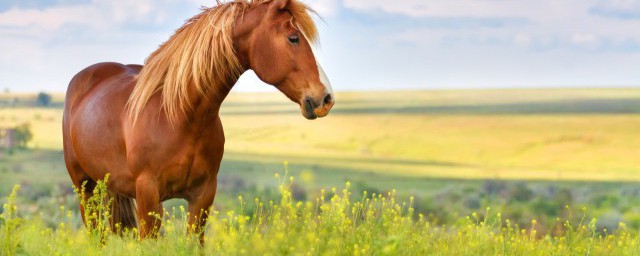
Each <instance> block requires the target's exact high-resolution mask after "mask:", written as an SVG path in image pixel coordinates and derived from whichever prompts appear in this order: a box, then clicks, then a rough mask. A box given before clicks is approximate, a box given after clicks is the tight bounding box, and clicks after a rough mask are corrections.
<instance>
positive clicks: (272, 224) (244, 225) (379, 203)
mask: <svg viewBox="0 0 640 256" xmlns="http://www.w3.org/2000/svg"><path fill="white" fill-rule="evenodd" d="M276 177H277V178H278V179H279V184H280V185H279V192H280V198H279V200H275V201H262V200H260V199H257V198H256V199H246V198H244V197H242V196H239V197H238V199H237V200H238V203H237V207H236V209H234V210H230V211H225V212H220V211H217V210H215V209H213V212H212V214H211V216H210V218H209V225H208V227H207V229H206V232H207V233H206V236H205V245H204V246H200V245H199V239H198V237H197V236H195V235H187V234H186V225H185V223H186V219H187V218H188V217H187V213H186V212H185V209H184V208H182V207H178V208H172V209H168V210H165V213H164V214H163V217H161V218H163V227H162V229H161V235H160V236H159V238H156V239H146V240H142V241H141V240H140V239H139V237H138V236H137V234H136V230H130V231H126V232H124V233H123V234H121V235H115V234H114V233H113V232H112V231H111V230H110V229H109V226H108V225H107V223H106V218H105V217H108V214H109V213H108V209H109V207H108V203H109V201H107V200H104V199H105V196H106V185H105V183H104V182H100V184H99V185H98V186H97V187H96V191H95V192H96V193H94V194H95V196H94V197H93V198H91V199H89V200H87V201H86V202H83V204H84V206H85V208H90V209H92V210H93V211H91V212H92V213H87V214H89V215H85V218H89V217H91V214H95V215H94V216H93V217H91V218H94V219H93V220H94V221H95V222H96V225H92V226H91V227H90V228H89V229H85V228H74V227H73V220H72V219H73V218H72V212H71V211H68V210H67V209H65V208H64V207H61V208H60V211H61V212H62V213H63V214H61V216H62V217H60V220H59V223H58V224H57V226H56V227H48V226H46V225H45V224H43V222H42V221H41V220H39V219H38V218H28V216H22V217H21V216H17V208H18V207H19V206H18V205H16V196H17V195H16V194H17V191H18V187H17V186H16V187H15V188H14V190H13V192H12V193H11V195H10V196H9V197H8V198H7V200H6V203H5V204H4V205H3V213H2V215H1V216H0V246H1V247H0V255H194V254H199V253H206V254H215V255H604V254H606V255H640V236H639V235H638V232H637V231H630V230H627V229H626V226H625V225H624V224H622V223H621V224H620V228H619V229H618V231H616V233H614V234H607V233H606V231H604V232H602V231H598V230H597V229H596V221H597V220H596V219H592V220H585V218H582V219H581V220H579V221H577V222H572V221H562V220H558V222H559V223H560V224H561V225H560V226H561V228H562V230H563V232H560V233H561V234H562V235H556V236H554V235H546V236H541V235H539V234H538V233H537V231H536V221H535V220H534V221H532V222H531V224H530V225H529V226H527V227H521V226H518V225H516V224H513V223H512V222H511V221H510V220H508V219H503V218H502V216H501V214H500V213H492V212H491V211H490V209H487V210H486V212H484V213H474V214H472V215H471V216H469V217H466V218H463V219H460V220H459V221H458V222H457V223H455V224H453V225H450V226H441V225H435V224H433V223H431V222H429V221H428V219H427V218H426V217H425V216H423V215H421V214H416V213H415V212H414V209H413V199H412V198H409V199H408V200H407V201H406V202H401V201H398V199H397V198H396V193H395V191H391V192H388V193H385V194H368V193H367V192H364V195H363V197H362V199H360V200H357V201H354V200H352V198H355V196H353V195H352V194H351V190H350V183H348V182H347V183H346V184H345V186H344V187H343V188H342V189H337V188H332V189H330V190H326V191H324V190H323V191H321V193H319V196H318V197H317V198H315V199H313V200H308V201H297V200H294V199H293V198H292V193H291V190H290V186H291V184H293V182H294V178H293V177H287V176H286V175H285V176H280V175H276ZM358 198H360V197H358ZM158 216H159V215H158ZM572 219H573V218H572ZM578 219H580V218H578Z"/></svg>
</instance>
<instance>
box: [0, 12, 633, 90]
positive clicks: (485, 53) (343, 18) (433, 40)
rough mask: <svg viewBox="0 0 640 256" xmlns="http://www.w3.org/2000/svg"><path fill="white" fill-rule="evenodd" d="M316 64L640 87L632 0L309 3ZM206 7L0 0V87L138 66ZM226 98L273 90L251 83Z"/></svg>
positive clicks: (413, 84) (506, 83) (469, 80)
mask: <svg viewBox="0 0 640 256" xmlns="http://www.w3.org/2000/svg"><path fill="white" fill-rule="evenodd" d="M306 2H307V3H308V4H310V5H311V6H313V7H314V8H315V9H316V10H317V11H318V12H319V13H320V14H321V15H322V17H323V19H324V22H319V27H320V30H321V44H320V46H319V47H318V49H317V57H318V58H319V60H320V62H321V63H322V64H323V66H324V68H325V70H326V72H327V74H328V75H329V78H330V79H331V81H332V83H333V85H334V88H335V89H336V90H342V91H352V90H394V89H461V88H524V87H631V86H635V87H640V0H608V1H605V0H535V1H531V0H528V1H524V0H447V1H442V0H396V1H390V0H309V1H306ZM214 3H215V1H213V0H136V1H129V0H2V1H0V90H2V89H4V88H8V89H10V90H11V91H49V92H63V91H64V90H65V88H66V85H67V83H68V81H69V79H70V78H71V77H72V76H73V75H74V74H75V73H76V72H77V71H79V70H81V69H82V68H84V67H86V66H88V65H91V64H93V63H96V62H102V61H116V62H122V63H142V62H143V61H144V59H145V58H146V56H147V55H148V54H150V53H151V52H152V51H153V50H155V48H156V47H157V46H158V45H159V44H160V43H162V42H164V41H165V40H166V39H167V38H168V37H169V36H170V35H171V33H172V32H173V31H174V30H175V29H176V28H178V27H179V26H180V25H181V24H182V22H183V21H184V20H185V19H187V18H189V17H191V16H193V15H195V14H196V13H197V12H198V10H199V7H200V6H212V5H213V4H214ZM235 90H238V91H263V90H272V88H270V86H268V85H264V84H262V83H261V82H260V81H259V80H258V79H257V78H256V77H255V76H254V75H252V74H250V73H249V74H246V75H244V76H243V77H242V79H241V81H240V82H239V84H238V85H237V86H236V88H235Z"/></svg>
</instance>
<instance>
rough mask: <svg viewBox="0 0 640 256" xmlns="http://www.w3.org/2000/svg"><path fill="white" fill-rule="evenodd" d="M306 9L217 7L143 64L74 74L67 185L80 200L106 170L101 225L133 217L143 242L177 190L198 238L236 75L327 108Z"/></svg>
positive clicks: (265, 2) (311, 110)
mask: <svg viewBox="0 0 640 256" xmlns="http://www.w3.org/2000/svg"><path fill="white" fill-rule="evenodd" d="M309 12H312V10H311V9H309V8H308V7H307V6H305V5H303V4H301V3H299V2H298V1H297V0H235V1H233V2H229V3H223V4H222V3H218V5H217V6H216V7H213V8H207V9H204V10H203V11H202V13H200V14H198V15H196V16H195V17H193V18H191V19H190V20H188V21H187V22H186V23H185V25H183V26H182V27H181V28H180V29H178V30H177V31H176V33H175V34H174V35H173V36H171V38H170V39H169V40H168V41H167V42H166V43H164V44H163V45H161V46H160V47H159V49H158V50H156V51H155V52H154V53H152V54H151V55H150V56H149V57H148V59H147V60H146V62H145V65H144V66H140V65H122V64H118V63H99V64H95V65H93V66H90V67H88V68H86V69H84V70H82V71H80V73H78V74H77V75H75V77H74V78H73V79H72V80H71V82H70V84H69V88H68V90H67V95H66V105H65V109H64V119H63V137H64V157H65V162H66V165H67V169H68V171H69V176H71V180H72V181H73V183H74V184H75V185H76V186H78V187H80V186H81V185H82V184H83V183H86V186H85V194H86V196H91V192H92V190H93V188H94V187H95V184H96V181H97V180H102V179H104V177H105V176H106V175H107V174H109V175H110V176H109V180H108V184H107V186H108V190H109V193H110V196H111V197H112V198H113V199H114V202H115V204H114V206H113V211H112V214H113V216H112V219H111V225H112V226H115V224H116V223H119V224H120V226H121V227H125V228H127V227H128V228H131V227H136V226H137V223H136V222H140V236H141V237H142V238H144V237H147V236H149V235H151V234H154V233H155V232H154V231H155V230H158V228H159V227H160V224H161V223H160V221H159V220H158V218H156V217H154V216H151V214H150V213H157V214H162V211H163V210H162V204H161V203H162V201H164V200H167V199H170V198H184V199H186V200H187V202H188V203H189V210H188V211H189V216H190V217H189V220H188V221H189V226H190V227H195V228H194V231H195V232H200V233H201V239H202V238H203V237H202V235H203V234H202V227H203V226H204V225H205V222H206V218H207V216H208V214H207V211H208V209H209V207H210V206H211V205H212V203H213V200H214V197H215V195H216V185H217V181H216V179H217V174H218V169H219V167H220V161H221V160H222V154H223V150H224V132H223V129H222V124H221V122H220V117H219V115H218V113H219V109H220V104H221V103H222V101H223V100H224V99H225V97H226V96H227V94H228V93H229V91H230V90H231V87H232V86H233V85H234V84H235V83H236V81H237V80H238V78H239V76H240V75H241V74H242V73H244V72H245V71H247V70H249V69H251V70H253V71H254V72H255V73H256V74H257V75H258V77H259V78H260V79H261V80H262V81H264V82H266V83H268V84H271V85H274V86H275V87H276V88H277V89H278V90H280V91H281V92H282V93H284V94H285V95H286V96H287V97H288V98H289V99H291V100H292V101H294V102H296V103H297V104H299V105H300V109H301V111H302V115H303V116H304V117H306V118H307V119H315V118H317V117H323V116H325V115H327V114H328V113H329V110H330V109H331V107H332V106H333V104H334V97H333V93H332V91H331V87H330V85H329V82H328V80H327V79H326V76H325V74H324V72H323V71H322V69H321V67H320V66H319V65H318V63H317V62H316V60H315V57H314V55H313V52H312V48H311V44H312V43H313V42H314V41H316V40H317V30H316V27H315V25H314V23H313V20H312V19H311V17H310V15H309ZM134 199H135V201H136V205H134V204H133V200H134ZM136 208H137V216H136V212H135V211H136ZM81 211H82V212H83V213H84V209H82V206H81ZM83 215H84V214H83ZM136 217H137V218H136ZM85 224H86V225H91V223H87V220H85Z"/></svg>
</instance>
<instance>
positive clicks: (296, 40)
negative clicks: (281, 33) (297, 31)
mask: <svg viewBox="0 0 640 256" xmlns="http://www.w3.org/2000/svg"><path fill="white" fill-rule="evenodd" d="M289 43H291V44H294V45H297V44H300V37H299V36H298V35H292V36H289Z"/></svg>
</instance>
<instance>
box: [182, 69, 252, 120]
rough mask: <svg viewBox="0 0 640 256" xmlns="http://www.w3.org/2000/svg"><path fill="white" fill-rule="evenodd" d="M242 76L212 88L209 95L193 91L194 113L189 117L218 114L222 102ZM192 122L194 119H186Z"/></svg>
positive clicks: (209, 116) (196, 117)
mask: <svg viewBox="0 0 640 256" xmlns="http://www.w3.org/2000/svg"><path fill="white" fill-rule="evenodd" d="M239 78H240V77H234V78H233V79H230V80H229V81H227V83H225V84H221V85H218V86H217V87H216V88H212V89H211V93H210V94H209V95H204V96H202V95H199V94H197V93H192V94H191V95H192V96H191V97H192V99H191V100H192V101H191V102H193V103H194V104H193V113H192V116H191V117H190V118H188V119H201V118H211V117H215V116H217V114H218V113H219V112H220V106H221V105H222V102H223V101H224V100H225V99H226V98H227V96H228V95H229V93H230V92H231V89H232V88H233V86H234V85H235V84H236V82H238V79H239ZM186 121H187V122H190V121H192V120H186Z"/></svg>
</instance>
